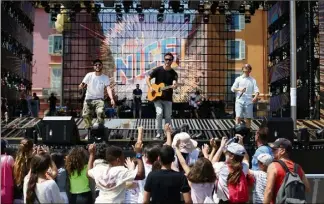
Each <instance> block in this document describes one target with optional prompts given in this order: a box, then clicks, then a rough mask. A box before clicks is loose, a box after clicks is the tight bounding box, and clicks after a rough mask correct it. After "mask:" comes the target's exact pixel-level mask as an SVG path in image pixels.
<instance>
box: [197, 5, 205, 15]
mask: <svg viewBox="0 0 324 204" xmlns="http://www.w3.org/2000/svg"><path fill="white" fill-rule="evenodd" d="M204 10H205V7H204V4H199V6H198V12H199V13H203V12H204Z"/></svg>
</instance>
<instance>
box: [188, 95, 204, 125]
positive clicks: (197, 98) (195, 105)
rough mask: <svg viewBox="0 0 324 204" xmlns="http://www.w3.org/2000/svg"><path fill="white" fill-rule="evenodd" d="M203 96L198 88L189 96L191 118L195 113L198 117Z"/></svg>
mask: <svg viewBox="0 0 324 204" xmlns="http://www.w3.org/2000/svg"><path fill="white" fill-rule="evenodd" d="M201 102H202V97H201V95H200V92H199V91H198V90H197V91H196V92H195V93H192V94H190V96H189V106H190V109H191V113H190V115H191V118H193V115H194V116H195V117H196V118H197V119H198V118H199V115H198V109H199V107H200V105H201Z"/></svg>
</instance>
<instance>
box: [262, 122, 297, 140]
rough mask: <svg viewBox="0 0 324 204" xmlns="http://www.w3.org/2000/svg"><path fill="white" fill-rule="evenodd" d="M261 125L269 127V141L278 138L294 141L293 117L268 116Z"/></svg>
mask: <svg viewBox="0 0 324 204" xmlns="http://www.w3.org/2000/svg"><path fill="white" fill-rule="evenodd" d="M261 127H268V130H269V132H268V141H269V142H274V141H275V140H276V139H278V138H286V139H288V140H290V141H291V142H293V141H294V122H293V120H292V119H291V118H272V117H269V118H266V119H265V120H264V121H263V122H262V124H261Z"/></svg>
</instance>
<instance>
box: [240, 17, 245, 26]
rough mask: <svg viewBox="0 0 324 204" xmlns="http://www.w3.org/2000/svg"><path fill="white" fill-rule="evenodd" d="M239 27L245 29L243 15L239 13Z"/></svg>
mask: <svg viewBox="0 0 324 204" xmlns="http://www.w3.org/2000/svg"><path fill="white" fill-rule="evenodd" d="M239 29H240V30H244V29H245V16H244V15H239Z"/></svg>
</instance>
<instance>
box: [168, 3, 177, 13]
mask: <svg viewBox="0 0 324 204" xmlns="http://www.w3.org/2000/svg"><path fill="white" fill-rule="evenodd" d="M169 6H170V7H171V8H172V10H173V13H178V12H179V6H180V1H179V0H178V1H174V0H173V1H169Z"/></svg>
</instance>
